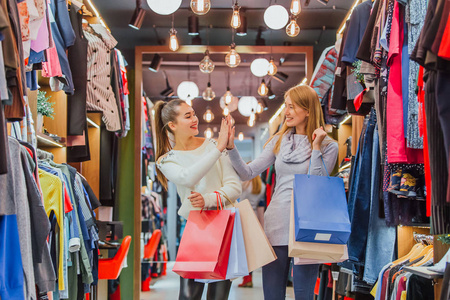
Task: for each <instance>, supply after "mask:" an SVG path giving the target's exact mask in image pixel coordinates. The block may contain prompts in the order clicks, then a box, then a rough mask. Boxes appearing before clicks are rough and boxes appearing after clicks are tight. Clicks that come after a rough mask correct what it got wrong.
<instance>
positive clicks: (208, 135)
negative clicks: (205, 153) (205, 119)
mask: <svg viewBox="0 0 450 300" xmlns="http://www.w3.org/2000/svg"><path fill="white" fill-rule="evenodd" d="M204 134H205V138H207V139H211V138H212V137H213V136H214V132H213V131H212V129H211V128H209V127H208V128H206V130H205V133H204Z"/></svg>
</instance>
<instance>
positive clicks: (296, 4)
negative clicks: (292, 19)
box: [291, 0, 302, 16]
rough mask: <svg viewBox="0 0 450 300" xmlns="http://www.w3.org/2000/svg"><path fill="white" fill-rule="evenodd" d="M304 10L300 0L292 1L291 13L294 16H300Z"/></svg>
mask: <svg viewBox="0 0 450 300" xmlns="http://www.w3.org/2000/svg"><path fill="white" fill-rule="evenodd" d="M301 11H302V6H301V4H300V0H292V2H291V14H293V15H294V16H298V15H299V14H300V12H301Z"/></svg>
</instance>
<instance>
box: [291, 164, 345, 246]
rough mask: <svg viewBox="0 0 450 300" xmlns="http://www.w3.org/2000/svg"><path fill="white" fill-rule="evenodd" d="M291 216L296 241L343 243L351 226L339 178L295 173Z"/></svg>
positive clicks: (342, 186)
mask: <svg viewBox="0 0 450 300" xmlns="http://www.w3.org/2000/svg"><path fill="white" fill-rule="evenodd" d="M322 162H323V159H322ZM324 165H325V164H324ZM325 169H326V168H325ZM327 175H328V171H327ZM294 217H295V240H296V241H298V242H311V243H327V244H346V243H347V240H348V238H349V236H350V228H351V227H350V218H349V216H348V208H347V197H346V195H345V187H344V181H343V180H342V178H338V177H330V175H328V176H314V175H310V174H309V173H308V174H296V175H295V178H294Z"/></svg>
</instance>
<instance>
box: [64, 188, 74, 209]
mask: <svg viewBox="0 0 450 300" xmlns="http://www.w3.org/2000/svg"><path fill="white" fill-rule="evenodd" d="M63 185H64V213H66V214H67V213H70V212H71V211H72V210H73V206H72V203H71V202H70V197H69V193H68V192H67V187H66V184H65V183H64V184H63Z"/></svg>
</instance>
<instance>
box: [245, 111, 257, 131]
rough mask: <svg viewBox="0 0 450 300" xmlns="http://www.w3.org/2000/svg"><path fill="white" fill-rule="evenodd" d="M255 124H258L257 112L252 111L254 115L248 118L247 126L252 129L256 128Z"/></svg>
mask: <svg viewBox="0 0 450 300" xmlns="http://www.w3.org/2000/svg"><path fill="white" fill-rule="evenodd" d="M255 123H256V115H255V112H254V111H252V114H251V115H250V117H249V118H248V122H247V125H248V126H250V127H253V126H255Z"/></svg>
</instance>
